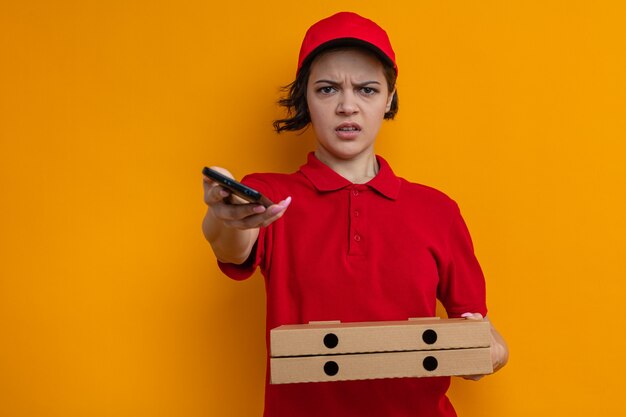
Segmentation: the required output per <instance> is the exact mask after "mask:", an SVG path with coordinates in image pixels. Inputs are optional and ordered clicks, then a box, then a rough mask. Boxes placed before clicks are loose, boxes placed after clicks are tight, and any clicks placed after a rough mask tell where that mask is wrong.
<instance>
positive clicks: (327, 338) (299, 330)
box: [270, 319, 491, 357]
mask: <svg viewBox="0 0 626 417" xmlns="http://www.w3.org/2000/svg"><path fill="white" fill-rule="evenodd" d="M490 343H491V334H490V325H489V322H486V321H479V320H466V319H444V320H439V319H424V320H421V319H420V320H404V321H378V322H359V323H332V324H327V323H320V324H317V323H310V324H296V325H285V326H279V327H276V328H274V329H272V330H271V331H270V356H272V357H282V356H304V355H334V354H342V353H364V352H398V351H410V350H438V349H464V348H472V347H488V346H489V345H490Z"/></svg>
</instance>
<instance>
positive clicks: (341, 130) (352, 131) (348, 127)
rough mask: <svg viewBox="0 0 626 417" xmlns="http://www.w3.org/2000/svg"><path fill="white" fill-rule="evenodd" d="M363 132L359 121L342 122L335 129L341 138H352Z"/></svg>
mask: <svg viewBox="0 0 626 417" xmlns="http://www.w3.org/2000/svg"><path fill="white" fill-rule="evenodd" d="M360 132H361V126H359V125H358V124H357V123H342V124H340V125H339V126H337V128H336V129H335V133H336V134H337V136H338V137H339V139H344V140H351V139H354V138H356V137H357V136H358V135H359V133H360Z"/></svg>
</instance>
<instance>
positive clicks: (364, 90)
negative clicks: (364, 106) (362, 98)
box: [361, 87, 376, 96]
mask: <svg viewBox="0 0 626 417" xmlns="http://www.w3.org/2000/svg"><path fill="white" fill-rule="evenodd" d="M361 92H362V93H363V94H365V95H366V96H371V95H372V94H375V93H376V89H375V88H372V87H362V88H361Z"/></svg>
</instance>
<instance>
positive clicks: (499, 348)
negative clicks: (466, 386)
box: [461, 313, 509, 381]
mask: <svg viewBox="0 0 626 417" xmlns="http://www.w3.org/2000/svg"><path fill="white" fill-rule="evenodd" d="M461 317H464V318H466V319H467V320H486V321H489V319H488V318H487V317H485V318H484V319H483V315H482V314H480V313H465V314H463V315H462V316H461ZM489 325H490V326H491V347H490V349H491V364H492V365H493V372H494V373H495V372H497V371H498V370H500V369H501V368H502V367H503V366H504V365H506V363H507V362H508V361H509V348H508V346H507V344H506V342H505V341H504V338H503V337H502V336H501V335H500V333H498V331H497V330H496V329H495V327H493V324H491V322H489ZM483 376H485V375H466V376H464V377H463V378H465V379H469V380H472V381H478V380H479V379H481V378H482V377H483Z"/></svg>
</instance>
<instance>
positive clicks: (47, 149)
mask: <svg viewBox="0 0 626 417" xmlns="http://www.w3.org/2000/svg"><path fill="white" fill-rule="evenodd" d="M337 7H338V6H337V5H336V2H330V1H320V2H315V5H314V4H313V2H311V3H306V2H305V3H298V4H296V3H294V2H293V1H265V2H258V1H254V2H253V1H239V2H220V3H219V5H217V4H214V3H213V2H208V1H197V0H195V1H194V0H192V1H185V2H174V1H170V2H167V1H166V2H152V1H120V0H115V1H108V2H96V1H34V0H24V1H19V2H17V1H16V2H9V1H5V2H3V3H2V5H1V6H0V36H1V38H0V53H1V64H0V135H1V141H0V199H1V206H0V207H1V215H0V415H1V416H7V417H18V416H46V417H47V416H63V417H71V416H115V417H123V416H242V417H243V416H246V417H247V416H255V415H260V413H261V410H262V396H263V381H264V371H265V370H264V366H265V361H264V355H265V352H264V328H263V326H264V306H265V304H264V287H263V281H262V279H261V277H260V275H256V276H255V277H254V278H252V279H251V280H248V281H245V282H242V283H237V282H233V281H230V280H228V279H227V278H225V277H223V276H222V275H221V274H220V273H219V272H218V270H217V268H216V265H215V261H214V258H213V256H212V254H211V252H210V249H209V246H208V245H207V244H206V243H205V242H204V241H203V238H202V234H201V231H200V224H201V219H202V216H203V214H204V211H205V206H204V204H203V202H202V189H201V175H200V170H201V168H202V166H204V165H222V166H225V167H227V168H229V169H231V170H232V171H233V172H234V173H235V175H236V176H237V177H241V176H243V175H244V174H245V173H248V172H255V171H278V172H288V171H292V170H294V169H296V168H297V167H298V166H299V165H301V164H302V163H303V162H304V160H305V154H306V152H307V150H309V149H311V148H312V146H313V139H312V137H311V134H310V132H307V133H305V134H304V135H303V136H297V135H293V134H285V135H281V136H277V135H275V134H274V133H273V132H272V129H271V121H272V120H273V119H274V118H276V117H278V116H279V115H281V114H282V113H281V111H280V109H278V108H277V106H276V105H275V101H276V99H277V98H278V96H279V91H278V89H279V86H281V85H284V84H287V83H288V82H290V81H291V79H292V77H293V73H294V68H295V63H296V57H297V52H298V48H299V43H300V40H301V38H302V36H303V34H304V31H305V30H306V28H307V27H308V26H309V25H310V24H311V23H313V22H314V21H316V20H318V19H319V18H322V17H325V16H327V15H330V14H331V13H334V12H336V11H339V10H340V9H338V8H337ZM340 7H341V9H343V10H354V11H356V12H359V13H361V14H364V15H366V16H369V17H371V18H373V19H374V20H376V21H377V22H379V23H380V24H381V25H382V26H383V27H385V28H386V29H387V30H388V32H389V34H390V36H391V38H392V42H393V44H394V47H395V49H396V52H397V54H398V57H399V58H398V62H399V67H400V78H399V93H400V113H399V115H398V118H397V120H395V121H393V122H389V123H385V124H384V127H383V131H382V133H381V135H380V137H379V139H378V148H377V151H378V152H379V153H380V154H382V155H384V156H385V157H386V158H387V160H389V161H390V163H391V164H392V166H393V167H394V169H395V171H396V173H398V174H399V175H402V176H404V177H406V178H408V179H410V180H412V181H415V182H421V183H425V184H429V185H431V186H434V187H437V188H439V189H441V190H443V191H445V192H446V193H448V194H449V195H450V196H452V197H453V198H454V199H456V200H457V201H458V202H459V204H460V206H461V208H462V210H463V213H464V216H465V218H466V221H467V223H468V225H469V227H470V230H471V231H472V235H473V238H474V241H475V246H476V251H477V254H478V256H479V259H480V260H481V263H482V265H483V268H484V270H485V274H486V276H487V280H488V291H489V305H490V315H491V317H492V320H493V321H494V323H495V324H496V326H497V327H498V328H499V329H500V330H501V332H502V333H503V334H504V335H505V337H506V338H507V340H508V342H509V344H510V347H511V362H510V364H509V365H508V367H507V368H505V369H504V370H503V371H502V372H500V373H498V374H496V375H494V376H491V377H488V378H485V379H484V380H482V381H481V382H478V383H472V382H469V381H463V380H454V382H453V387H452V390H451V397H452V400H453V402H454V403H455V405H456V407H457V409H458V411H459V414H460V415H461V416H477V417H479V416H480V417H490V416H492V417H500V416H508V417H516V416H520V417H521V416H524V417H526V416H529V415H532V416H553V415H568V416H618V415H625V414H626V404H625V402H624V398H623V395H622V391H623V381H622V379H623V375H624V374H625V373H626V367H625V365H624V360H623V355H624V352H626V342H625V338H624V337H623V334H622V333H623V329H624V325H623V323H622V320H621V313H622V306H623V299H624V294H625V292H626V291H625V290H626V284H625V283H624V282H625V278H626V266H625V261H624V259H626V253H625V252H626V250H625V244H624V235H625V234H626V222H625V220H624V213H626V197H625V190H626V163H625V159H626V158H625V156H626V144H625V140H626V82H625V74H626V53H625V51H626V32H625V30H624V21H625V17H626V10H625V7H624V6H623V2H621V1H617V0H616V1H612V2H611V1H594V2H591V1H587V0H571V1H567V2H563V1H550V0H548V1H522V0H520V1H516V0H511V1H471V2H470V1H467V2H465V1H454V2H451V1H419V2H412V1H403V2H401V1H396V2H392V3H389V4H387V5H386V6H382V5H381V3H380V2H378V1H376V2H374V1H349V0H346V1H343V2H341V5H340ZM620 323H622V324H620Z"/></svg>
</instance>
